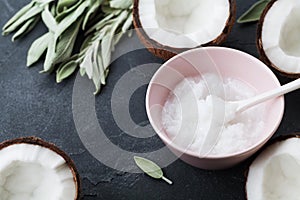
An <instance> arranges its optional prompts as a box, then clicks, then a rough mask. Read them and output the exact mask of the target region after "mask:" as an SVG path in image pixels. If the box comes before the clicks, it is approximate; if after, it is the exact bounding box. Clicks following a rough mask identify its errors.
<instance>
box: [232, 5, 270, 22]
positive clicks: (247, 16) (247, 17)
mask: <svg viewBox="0 0 300 200" xmlns="http://www.w3.org/2000/svg"><path fill="white" fill-rule="evenodd" d="M269 2H271V0H260V1H258V2H256V3H255V4H253V5H252V6H251V7H250V8H249V9H248V10H247V11H246V12H245V13H244V14H243V15H242V16H241V17H240V18H239V19H238V20H237V22H238V23H248V22H255V21H258V20H259V18H260V16H261V14H262V12H263V11H264V9H265V8H266V6H267V5H268V3H269Z"/></svg>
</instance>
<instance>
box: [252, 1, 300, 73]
mask: <svg viewBox="0 0 300 200" xmlns="http://www.w3.org/2000/svg"><path fill="white" fill-rule="evenodd" d="M276 1H277V0H272V1H270V3H268V4H267V6H266V8H265V9H264V11H263V13H262V15H261V17H260V19H259V22H258V26H257V33H256V35H257V37H256V46H257V50H258V52H259V54H260V60H261V61H263V62H264V63H265V64H266V65H267V66H269V67H270V68H273V69H275V70H276V71H278V72H279V73H280V74H282V75H283V76H286V77H289V78H300V73H290V72H286V71H283V70H282V69H280V67H277V66H276V65H275V64H273V63H272V61H271V60H270V59H269V58H268V57H267V55H266V53H265V51H264V48H263V42H262V28H263V24H264V21H265V17H266V15H267V13H268V11H269V10H270V9H271V7H272V6H273V5H274V3H275V2H276Z"/></svg>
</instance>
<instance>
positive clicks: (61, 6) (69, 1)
mask: <svg viewBox="0 0 300 200" xmlns="http://www.w3.org/2000/svg"><path fill="white" fill-rule="evenodd" d="M77 2H78V0H59V1H58V2H57V7H56V12H57V13H58V14H59V13H62V12H64V11H65V10H68V9H69V8H70V7H73V6H74V5H75V4H76V3H77Z"/></svg>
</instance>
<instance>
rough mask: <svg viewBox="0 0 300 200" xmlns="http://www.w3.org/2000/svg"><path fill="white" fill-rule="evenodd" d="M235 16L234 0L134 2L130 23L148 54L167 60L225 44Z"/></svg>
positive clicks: (152, 0)
mask: <svg viewBox="0 0 300 200" xmlns="http://www.w3.org/2000/svg"><path fill="white" fill-rule="evenodd" d="M235 13H236V2H235V0H213V1H208V0H189V1H186V0H135V1H134V8H133V15H134V17H133V18H134V19H133V22H134V26H135V28H136V31H137V34H138V36H139V37H140V39H141V41H142V43H144V45H145V46H146V47H147V48H148V49H149V51H150V52H152V53H154V54H155V55H156V56H158V57H161V58H164V59H168V58H170V57H172V56H174V55H176V54H178V53H181V52H182V51H184V50H187V49H191V48H195V47H200V46H208V45H218V44H220V43H222V42H224V40H225V39H226V37H227V36H228V34H229V32H230V30H231V28H232V26H233V24H234V21H235Z"/></svg>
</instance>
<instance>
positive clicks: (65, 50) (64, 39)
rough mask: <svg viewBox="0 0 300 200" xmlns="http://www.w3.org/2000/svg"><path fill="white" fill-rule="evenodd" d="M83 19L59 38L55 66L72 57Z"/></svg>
mask: <svg viewBox="0 0 300 200" xmlns="http://www.w3.org/2000/svg"><path fill="white" fill-rule="evenodd" d="M81 22H82V19H80V20H78V21H76V22H74V23H73V24H72V25H71V26H70V27H69V28H68V29H67V30H66V31H65V32H64V33H63V34H62V35H61V36H60V37H59V38H58V42H57V44H56V47H55V59H54V60H53V62H54V64H57V63H60V62H63V61H65V60H66V59H68V58H70V57H71V54H72V52H73V48H74V45H75V41H76V38H77V34H78V32H79V29H80V25H81Z"/></svg>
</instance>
